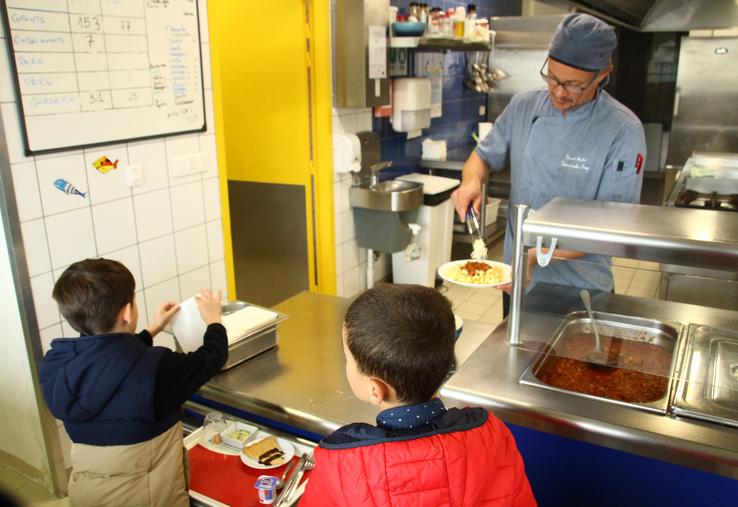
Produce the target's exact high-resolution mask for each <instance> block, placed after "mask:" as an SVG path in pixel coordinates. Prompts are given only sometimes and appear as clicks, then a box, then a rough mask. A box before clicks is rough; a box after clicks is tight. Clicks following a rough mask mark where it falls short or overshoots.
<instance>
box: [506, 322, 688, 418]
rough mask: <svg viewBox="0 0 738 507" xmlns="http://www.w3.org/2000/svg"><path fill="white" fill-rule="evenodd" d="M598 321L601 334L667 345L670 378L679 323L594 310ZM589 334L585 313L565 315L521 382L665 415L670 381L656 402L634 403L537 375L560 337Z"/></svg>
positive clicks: (679, 332) (590, 323)
mask: <svg viewBox="0 0 738 507" xmlns="http://www.w3.org/2000/svg"><path fill="white" fill-rule="evenodd" d="M594 315H595V318H596V320H597V329H598V330H599V332H600V334H601V335H608V336H613V337H615V338H621V339H623V340H636V341H641V342H645V343H649V344H652V345H656V346H660V347H664V348H667V349H669V350H670V351H671V365H670V366H669V379H671V378H672V377H673V375H674V371H675V368H676V364H677V360H676V356H677V353H678V341H679V336H680V334H681V330H682V325H681V324H678V323H671V322H669V323H667V322H661V321H657V320H652V319H645V318H641V317H633V316H629V315H617V314H612V313H603V312H594ZM580 332H584V333H592V321H591V319H590V318H589V316H588V315H587V313H586V312H580V311H578V312H572V313H570V314H568V315H566V316H565V317H564V319H563V321H562V322H561V324H560V325H559V327H558V328H557V329H556V331H555V332H554V334H553V336H552V338H551V340H550V341H549V346H548V347H547V348H546V349H545V351H544V352H542V353H541V355H540V356H538V357H537V358H536V359H534V360H533V361H531V363H530V365H529V366H528V367H527V368H526V369H525V371H524V372H523V374H522V376H521V377H520V383H521V384H527V385H531V386H536V387H542V388H544V389H550V390H553V391H558V392H561V393H567V394H571V395H573V396H580V397H583V398H589V399H593V400H599V401H603V402H606V403H614V404H617V405H624V406H628V407H636V408H639V409H643V410H648V411H652V412H658V413H661V414H665V413H666V411H667V409H668V404H669V397H670V396H669V395H670V393H671V389H672V383H671V381H669V383H668V385H667V388H666V391H665V393H664V396H663V397H662V398H660V399H658V400H656V401H652V402H644V403H635V402H626V401H621V400H613V399H610V398H604V397H600V396H594V395H591V394H586V393H580V392H576V391H569V390H566V389H562V388H559V387H554V386H551V385H549V384H546V383H545V382H543V381H541V380H540V379H539V378H538V376H537V375H538V373H539V371H540V369H541V368H542V367H543V366H544V365H545V364H546V361H547V360H548V359H549V358H550V357H553V356H554V353H555V350H556V345H557V344H558V343H559V341H560V340H562V338H564V337H566V336H571V335H572V334H576V333H580Z"/></svg>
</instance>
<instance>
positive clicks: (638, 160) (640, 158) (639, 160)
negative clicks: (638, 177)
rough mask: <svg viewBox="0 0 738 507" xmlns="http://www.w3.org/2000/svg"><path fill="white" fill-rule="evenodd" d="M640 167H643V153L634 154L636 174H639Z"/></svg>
mask: <svg viewBox="0 0 738 507" xmlns="http://www.w3.org/2000/svg"><path fill="white" fill-rule="evenodd" d="M641 167H643V155H641V154H640V153H639V154H638V155H637V156H636V174H641Z"/></svg>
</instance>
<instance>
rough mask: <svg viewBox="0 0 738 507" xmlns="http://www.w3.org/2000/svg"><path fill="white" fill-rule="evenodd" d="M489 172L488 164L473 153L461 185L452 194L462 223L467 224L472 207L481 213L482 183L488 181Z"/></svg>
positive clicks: (463, 171) (465, 165) (466, 164)
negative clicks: (468, 212) (467, 216)
mask: <svg viewBox="0 0 738 507" xmlns="http://www.w3.org/2000/svg"><path fill="white" fill-rule="evenodd" d="M487 172H488V167H487V163H486V162H485V161H484V160H482V157H480V156H479V155H477V152H476V151H472V153H471V155H469V158H468V159H467V160H466V162H464V169H463V170H462V171H461V185H460V186H459V188H457V189H456V190H455V191H454V193H453V194H451V202H453V204H454V208H455V209H456V213H458V214H459V218H461V221H462V222H466V213H467V211H468V210H469V206H470V205H471V206H474V210H475V211H476V212H477V213H479V207H480V206H481V205H482V182H484V181H486V179H487Z"/></svg>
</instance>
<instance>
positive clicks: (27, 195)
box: [10, 162, 43, 221]
mask: <svg viewBox="0 0 738 507" xmlns="http://www.w3.org/2000/svg"><path fill="white" fill-rule="evenodd" d="M10 169H11V171H12V174H13V186H14V187H15V189H16V192H17V195H18V196H20V197H19V198H18V199H17V200H16V204H17V206H18V216H19V218H20V220H21V221H25V220H32V219H34V218H40V217H41V216H43V210H42V209H41V196H40V195H39V189H38V180H37V179H36V166H35V164H34V163H33V162H25V163H23V164H13V165H12V166H11V167H10Z"/></svg>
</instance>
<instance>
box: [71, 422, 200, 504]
mask: <svg viewBox="0 0 738 507" xmlns="http://www.w3.org/2000/svg"><path fill="white" fill-rule="evenodd" d="M182 439H183V435H182V423H177V424H175V425H174V426H172V427H171V428H170V429H168V430H167V431H165V432H164V433H162V434H161V435H159V436H157V437H155V438H152V439H151V440H147V441H146V442H141V443H138V444H133V445H110V446H97V445H85V444H72V452H71V457H72V475H71V476H70V478H69V502H70V504H71V505H72V506H73V507H88V506H89V507H92V506H94V507H117V506H120V507H124V506H125V507H143V506H145V507H187V506H189V495H188V494H187V481H186V471H187V468H188V467H187V452H186V451H185V449H184V446H183V444H182Z"/></svg>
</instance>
